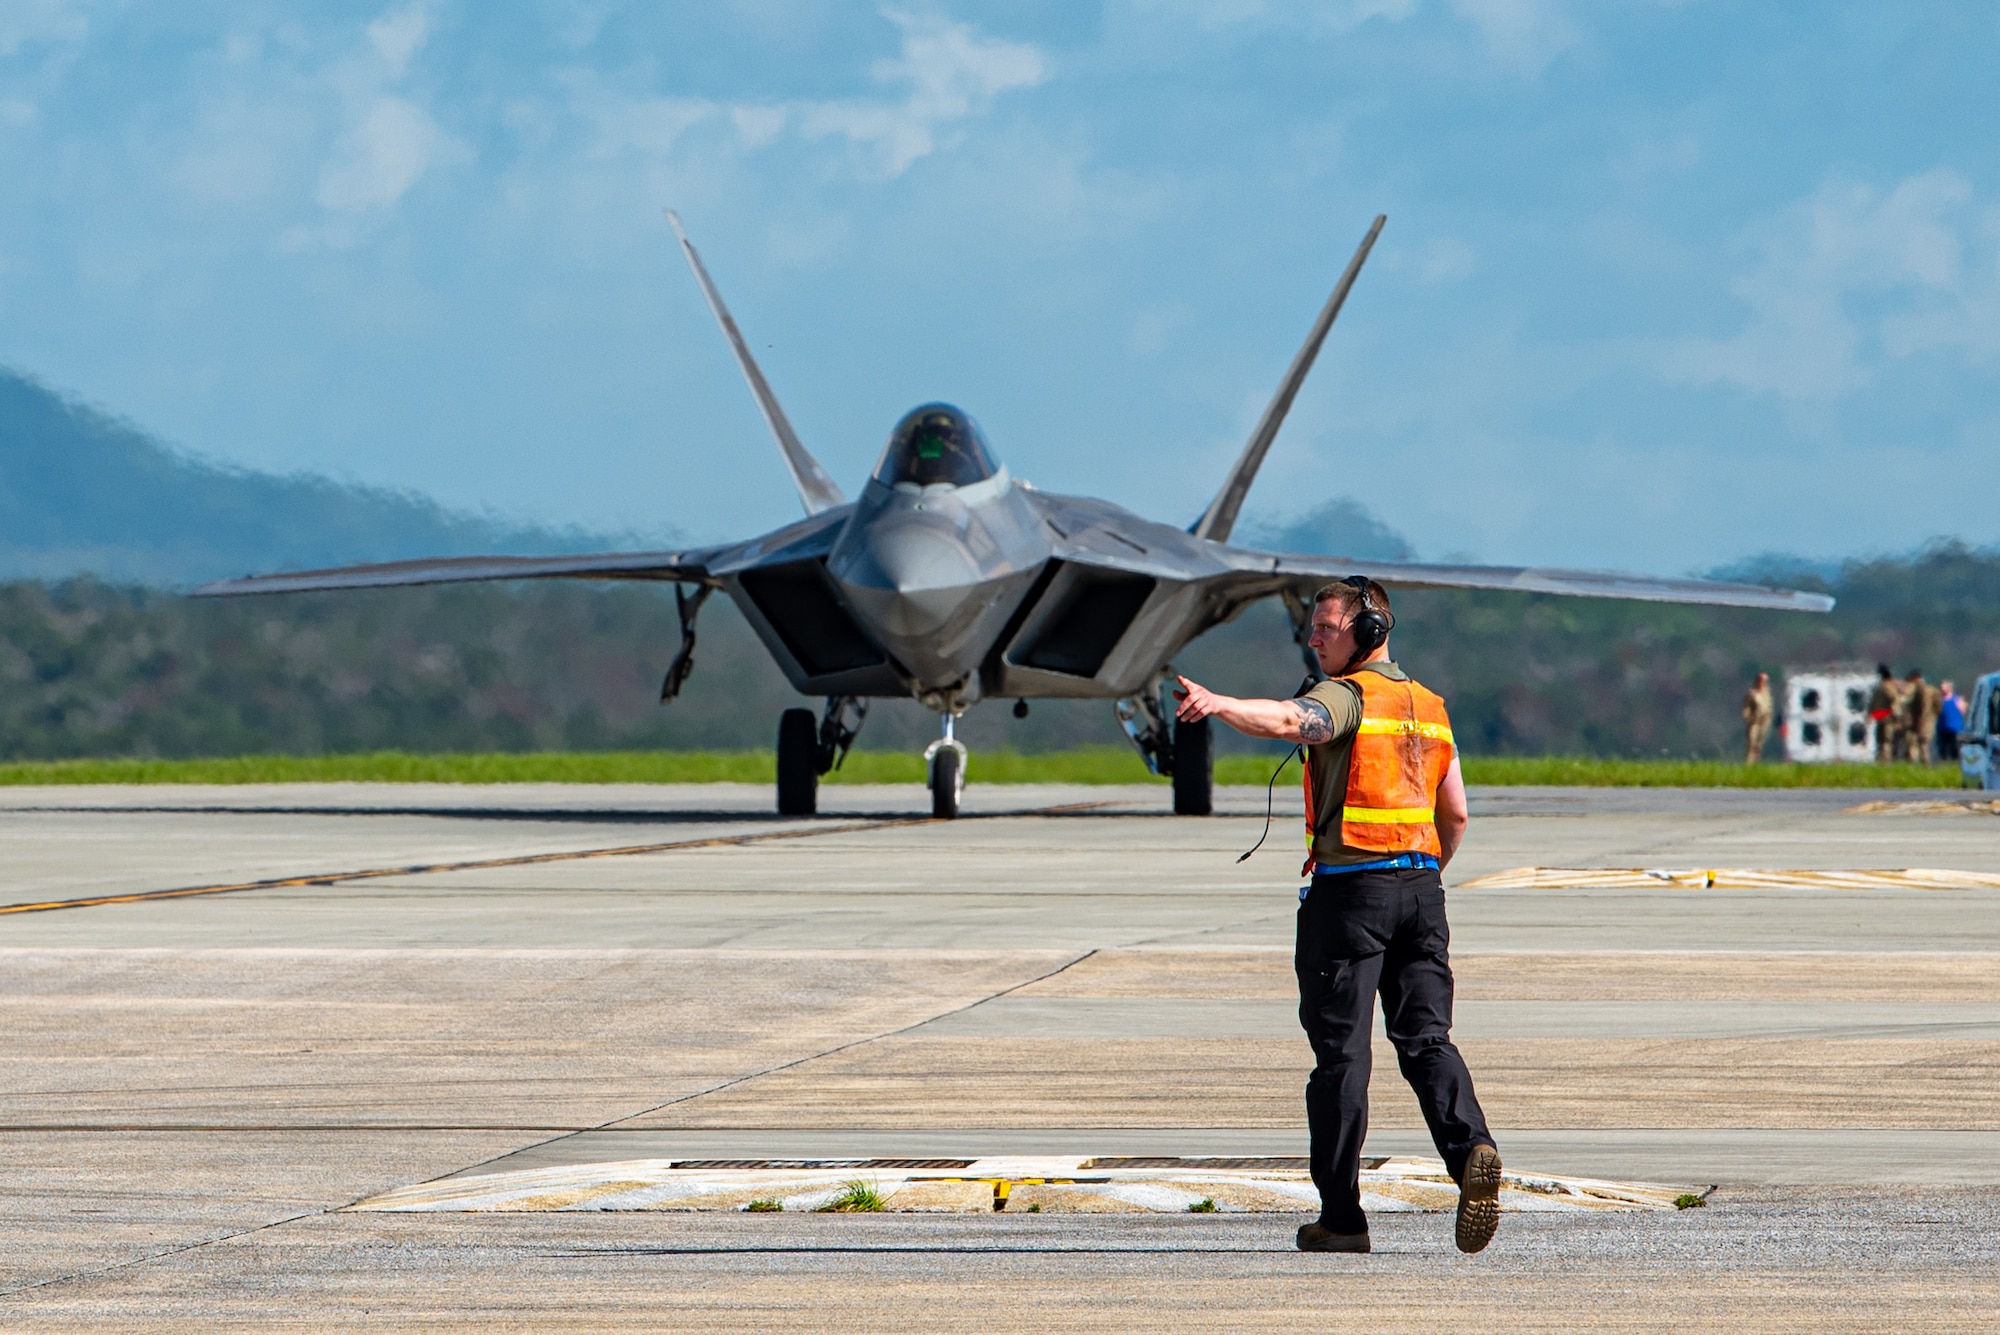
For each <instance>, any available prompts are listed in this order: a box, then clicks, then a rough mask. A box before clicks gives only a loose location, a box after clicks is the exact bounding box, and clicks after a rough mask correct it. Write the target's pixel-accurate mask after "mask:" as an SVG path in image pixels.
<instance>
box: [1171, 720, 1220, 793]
mask: <svg viewBox="0 0 2000 1335" xmlns="http://www.w3.org/2000/svg"><path fill="white" fill-rule="evenodd" d="M1214 810H1215V754H1214V752H1212V751H1210V750H1209V746H1208V720H1207V719H1196V720H1195V721H1194V722H1192V723H1189V722H1185V721H1176V722H1175V724H1174V814H1175V815H1176V816H1206V815H1209V814H1210V813H1211V812H1213V811H1214Z"/></svg>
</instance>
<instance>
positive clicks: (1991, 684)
mask: <svg viewBox="0 0 2000 1335" xmlns="http://www.w3.org/2000/svg"><path fill="white" fill-rule="evenodd" d="M1996 746H2000V672H1989V673H1987V674H1986V675H1985V676H1983V677H1981V678H1980V679H1979V680H1978V681H1976V682H1974V683H1973V685H1972V699H1971V701H1970V702H1969V703H1968V704H1967V705H1966V707H1965V728H1964V730H1963V731H1961V732H1960V733H1959V734H1958V782H1959V786H1960V787H1961V788H1986V789H1995V788H2000V756H1996V755H1995V754H1994V748H1995V747H1996Z"/></svg>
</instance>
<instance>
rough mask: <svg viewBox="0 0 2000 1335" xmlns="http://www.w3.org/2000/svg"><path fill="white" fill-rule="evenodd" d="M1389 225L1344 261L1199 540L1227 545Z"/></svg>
mask: <svg viewBox="0 0 2000 1335" xmlns="http://www.w3.org/2000/svg"><path fill="white" fill-rule="evenodd" d="M1388 221H1389V215H1388V214H1386V213H1381V214H1377V215H1376V216H1375V225H1374V226H1372V227H1370V228H1369V229H1368V235H1367V236H1364V237H1362V238H1361V246H1360V248H1359V249H1358V250H1356V251H1355V252H1354V258H1353V259H1351V260H1349V261H1348V262H1347V272H1345V273H1343V274H1342V275H1341V276H1340V281H1339V282H1338V283H1336V284H1335V285H1334V288H1333V295H1332V296H1330V297H1328V298H1327V299H1326V305H1325V306H1323V307H1321V308H1320V313H1319V319H1317V320H1315V321H1313V327H1312V332H1311V333H1310V334H1307V335H1306V342H1305V346H1304V347H1302V348H1300V349H1299V355H1298V356H1296V357H1294V358H1292V365H1291V369H1290V370H1288V371H1286V372H1285V378H1284V380H1283V381H1281V382H1280V383H1279V385H1278V392H1277V393H1276V394H1274V395H1273V396H1272V397H1271V405H1270V406H1269V407H1268V408H1266V409H1264V416H1263V417H1262V418H1261V419H1259V421H1258V423H1257V429H1256V430H1255V431H1253V432H1251V433H1250V443H1249V444H1247V445H1245V446H1244V447H1243V453H1242V455H1240V456H1239V457H1238V458H1237V460H1236V466H1235V467H1234V468H1232V469H1230V470H1229V477H1228V478H1227V480H1225V481H1224V482H1223V484H1222V490H1221V491H1218V492H1217V493H1216V494H1215V499H1214V500H1212V501H1210V502H1209V503H1208V509H1206V510H1204V511H1203V512H1202V516H1201V518H1200V519H1197V520H1195V521H1194V524H1193V525H1192V526H1191V527H1190V528H1189V529H1188V532H1190V533H1192V534H1194V535H1195V536H1196V537H1198V538H1209V539H1212V540H1214V541H1216V542H1227V541H1229V534H1230V532H1231V531H1232V530H1234V529H1235V527H1236V517H1237V515H1238V514H1240V513H1241V512H1242V510H1243V498H1244V497H1246V496H1248V495H1249V494H1250V484H1251V483H1252V482H1254V481H1256V479H1257V469H1258V468H1259V467H1260V466H1262V464H1263V462H1264V456H1265V455H1266V454H1268V453H1269V452H1270V449H1271V442H1272V441H1273V440H1276V439H1277V436H1278V428H1279V427H1281V426H1283V425H1284V423H1285V414H1286V413H1288V412H1290V411H1291V410H1292V400H1293V399H1295V398H1297V397H1298V393H1299V386H1300V385H1303V384H1304V383H1305V381H1306V372H1308V371H1310V370H1312V367H1313V359H1314V358H1316V357H1318V356H1319V346H1320V344H1322V343H1324V342H1326V335H1327V331H1328V330H1329V329H1332V328H1333V321H1334V318H1335V317H1336V316H1338V315H1339V314H1340V308H1341V307H1342V306H1343V305H1345V304H1346V302H1347V293H1348V289H1350V288H1352V287H1353V286H1354V280H1355V279H1356V278H1357V277H1359V276H1360V274H1361V266H1362V265H1363V264H1365V263H1367V261H1368V252H1369V251H1371V250H1373V249H1374V248H1375V238H1376V237H1378V236H1380V235H1382V225H1383V224H1384V223H1386V222H1388Z"/></svg>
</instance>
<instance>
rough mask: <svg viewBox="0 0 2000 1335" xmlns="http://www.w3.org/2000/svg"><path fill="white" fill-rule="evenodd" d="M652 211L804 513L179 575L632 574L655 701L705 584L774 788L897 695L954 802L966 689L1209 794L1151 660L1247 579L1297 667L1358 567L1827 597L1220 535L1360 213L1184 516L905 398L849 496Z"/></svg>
mask: <svg viewBox="0 0 2000 1335" xmlns="http://www.w3.org/2000/svg"><path fill="white" fill-rule="evenodd" d="M667 221H668V223H669V225H671V227H672V228H673V231H674V235H675V237H676V238H678V240H679V242H680V247H681V251H682V253H683V254H684V255H685V257H686V259H687V262H688V267H689V268H690V269H691V270H692V271H693V274H694V278H695V282H696V283H697V284H699V285H700V287H701V291H702V295H703V296H704V297H705V298H706V299H707V301H708V306H709V309H710V310H711V311H712V312H714V315H715V319H716V322H717V323H718V324H720V325H721V327H722V333H723V336H724V337H725V338H726V339H727V340H728V342H729V346H730V349H731V351H733V352H734V353H735V355H736V362H737V365H738V366H739V367H741V368H742V371H743V377H744V379H745V380H747V381H748V382H749V384H750V391H751V393H752V394H753V395H754V396H755V397H756V400H757V406H758V408H759V409H761V410H762V412H763V415H764V420H765V421H766V422H767V423H768V424H769V425H770V428H771V434H772V435H773V436H775V437H776V438H777V442H778V448H779V450H780V452H781V453H782V454H783V456H784V460H785V465H786V467H787V468H788V469H789V470H790V472H791V475H792V482H793V485H794V486H796V487H797V489H798V493H799V499H800V501H801V502H803V504H804V506H805V512H806V517H805V518H804V519H802V520H799V521H798V522H796V523H793V524H788V525H786V526H785V527H783V528H780V529H777V530H775V531H773V532H770V533H765V534H762V535H761V536H758V537H754V538H750V539H748V540H746V541H742V542H733V543H725V544H723V545H720V546H714V547H696V548H690V549H687V550H683V551H653V552H616V553H608V554H604V555H593V556H471V557H445V558H440V559H437V560H423V561H394V562H390V563H387V564H382V565H363V566H347V567H342V568H339V569H333V570H309V571H304V572H299V573H286V574H272V575H259V576H252V577H248V578H244V579H232V580H222V581H219V582H217V583H213V584H207V585H203V586H202V587H201V588H198V589H196V590H194V593H195V595H196V596H197V597H221V596H233V595H241V594H269V593H301V592H307V591H315V590H324V589H365V588H383V587H390V586H396V585H405V584H441V583H457V582H463V581H470V580H501V579H589V580H655V581H661V582H669V583H672V584H674V585H675V598H676V602H677V604H678V607H679V610H680V624H681V644H680V648H679V651H678V652H677V653H676V654H675V656H674V658H673V660H672V662H671V664H670V666H669V667H668V669H667V674H666V681H665V684H664V685H663V687H662V689H661V693H660V699H661V700H662V702H665V701H670V700H672V699H673V698H674V697H675V696H676V695H678V694H679V693H680V690H681V687H682V685H683V684H684V683H685V682H686V681H687V679H688V673H689V671H690V670H691V669H692V668H693V666H694V648H695V622H696V618H697V616H698V615H699V613H700V611H701V608H702V604H703V603H704V602H706V601H707V600H708V598H709V597H710V596H711V595H713V594H714V593H715V592H716V591H717V590H718V589H719V590H722V591H723V592H724V593H726V594H728V596H729V597H730V599H731V600H732V601H733V602H735V604H736V605H737V606H738V607H739V608H741V609H742V612H743V615H744V617H745V619H746V620H748V621H749V623H750V625H751V627H752V628H753V629H754V630H755V631H756V633H757V635H758V637H759V638H760V639H761V640H762V641H763V642H764V646H765V647H766V648H767V649H768V650H769V651H770V653H771V657H772V658H774V659H775V660H776V661H777V663H778V666H779V667H780V668H781V669H782V670H783V671H784V673H785V676H786V677H787V678H788V679H789V680H790V681H791V684H792V685H793V687H795V688H796V689H797V690H798V691H799V692H800V693H802V694H805V695H809V696H822V697H824V698H825V701H826V705H825V708H824V710H823V711H821V712H820V714H819V715H818V716H817V717H816V716H815V715H814V713H813V711H812V710H809V709H788V710H786V711H785V712H784V714H783V715H782V716H781V717H780V718H779V720H778V785H777V786H778V793H777V798H778V810H779V811H780V812H781V813H783V814H786V815H810V814H812V813H813V811H814V810H815V809H816V802H817V795H818V787H819V780H820V777H821V776H822V775H825V774H826V773H828V772H829V771H831V770H832V769H834V768H835V767H836V766H838V765H839V764H840V763H841V762H842V761H843V760H844V759H845V758H846V755H847V752H848V749H849V748H850V747H851V746H853V744H854V740H855V736H856V734H857V733H858V731H859V730H860V727H861V725H862V723H863V721H864V720H865V719H866V717H867V711H868V702H869V701H870V700H872V699H884V698H890V699H909V698H914V699H916V700H917V701H919V702H920V703H921V704H923V705H924V707H925V708H927V709H930V710H933V711H934V712H936V713H937V715H938V717H939V734H940V735H939V737H938V740H937V741H935V742H933V743H931V745H930V747H929V748H928V749H927V750H926V751H925V752H924V759H925V762H926V772H927V774H928V776H929V786H930V794H931V810H932V814H933V815H935V816H938V817H943V818H950V817H953V816H956V815H957V814H958V809H959V801H960V798H961V796H962V793H963V789H964V782H965V762H966V759H967V753H966V748H965V746H964V744H963V743H961V742H960V741H959V740H958V739H957V738H956V736H955V735H954V731H955V727H954V725H955V722H956V720H957V718H958V716H959V715H960V714H962V713H964V712H965V711H966V710H967V709H969V708H971V707H972V706H973V705H976V704H978V703H980V702H981V701H983V700H987V699H1001V700H1007V699H1011V700H1014V701H1016V704H1015V706H1014V708H1015V710H1016V712H1017V713H1025V712H1026V709H1027V701H1029V700H1033V699H1051V698H1062V699H1076V698H1101V699H1108V700H1110V701H1112V702H1114V709H1115V712H1116V716H1117V719H1118V721H1119V723H1120V724H1121V725H1122V726H1123V728H1124V730H1125V732H1126V734H1127V736H1128V737H1129V738H1130V739H1131V741H1132V743H1133V744H1134V745H1135V746H1136V747H1137V748H1138V750H1139V752H1140V754H1141V755H1142V756H1143V757H1144V759H1145V761H1146V764H1147V765H1148V767H1149V768H1151V769H1152V770H1153V772H1154V773H1156V774H1161V775H1168V776H1171V778H1172V780H1173V800H1174V810H1175V812H1177V813H1179V814H1183V815H1206V814H1207V813H1208V811H1209V810H1210V802H1211V787H1212V769H1213V767H1212V764H1211V757H1210V750H1209V737H1208V721H1207V720H1205V719H1204V720H1202V721H1200V722H1197V723H1178V724H1170V722H1169V720H1170V719H1171V718H1172V710H1171V709H1168V708H1164V707H1163V704H1162V684H1163V681H1164V680H1165V678H1166V674H1167V673H1168V664H1169V663H1170V661H1171V660H1172V659H1173V657H1174V655H1175V654H1177V653H1178V652H1180V650H1181V648H1182V647H1183V646H1185V645H1186V644H1187V643H1188V642H1189V641H1191V640H1193V639H1194V638H1195V637H1196V636H1198V635H1200V634H1201V633H1202V632H1204V631H1206V630H1209V629H1211V628H1212V627H1214V626H1218V625H1220V624H1222V623H1223V622H1225V621H1229V620H1231V619H1232V618H1234V617H1236V616H1237V615H1238V614H1239V613H1241V612H1242V611H1243V609H1244V608H1245V607H1247V606H1249V605H1250V604H1251V603H1254V602H1256V601H1258V600H1259V599H1263V598H1277V599H1280V600H1281V601H1282V602H1283V603H1284V606H1285V608H1286V610H1287V611H1288V612H1289V613H1290V616H1291V621H1292V626H1293V634H1294V638H1295V640H1296V641H1297V642H1298V644H1299V647H1300V650H1301V652H1302V653H1303V655H1304V658H1305V661H1306V667H1307V671H1308V672H1309V673H1316V670H1317V664H1316V661H1315V659H1314V656H1313V654H1312V653H1311V651H1310V650H1308V649H1306V648H1305V640H1306V636H1307V635H1308V633H1309V621H1310V618H1311V612H1312V608H1311V605H1310V599H1311V597H1312V594H1313V591H1314V590H1315V589H1317V588H1318V587H1319V586H1321V585H1323V584H1325V583H1326V582H1328V581H1329V580H1334V579H1340V578H1343V577H1345V576H1350V575H1366V576H1369V577H1370V578H1373V579H1376V580H1379V581H1380V582H1381V583H1382V584H1384V585H1385V586H1387V587H1390V588H1461V589H1508V590H1514V591H1517V592H1531V593H1558V594H1575V595H1579V596H1582V597H1590V598H1633V599H1644V600H1650V601H1655V602H1671V603H1707V604H1713V605H1717V606H1724V607H1759V608H1773V609H1779V610H1785V611H1803V612H1824V611H1827V610H1828V609H1829V608H1831V607H1832V606H1833V600H1832V599H1831V598H1827V597H1824V596H1823V595H1820V594H1815V593H1799V592H1792V591H1788V590H1781V589H1769V588H1762V587H1757V586H1753V585H1745V584H1726V583H1717V582H1713V581H1708V580H1691V579H1658V578H1653V577H1650V576H1645V575H1623V574H1614V573H1609V572H1603V571H1593V570H1557V569H1541V568H1531V567H1522V566H1477V565H1433V564H1427V563H1422V562H1415V561H1383V560H1358V559H1349V558H1345V557H1328V556H1310V555H1295V554H1290V553H1283V552H1266V551H1257V550H1254V549H1251V548H1248V547H1241V546H1235V545H1232V544H1231V543H1230V541H1229V535H1230V533H1231V532H1232V531H1233V530H1234V528H1235V526H1236V520H1237V516H1238V514H1239V512H1240V511H1241V510H1242V507H1243V501H1244V498H1245V497H1246V496H1247V495H1248V494H1249V491H1250V484H1251V482H1252V481H1253V480H1254V479H1255V478H1256V476H1257V469H1258V467H1259V465H1261V464H1262V463H1263V462H1264V456H1265V455H1266V454H1267V453H1268V452H1269V451H1270V448H1271V442H1272V441H1273V440H1274V439H1276V437H1277V434H1278V428H1279V427H1280V426H1281V425H1282V424H1283V423H1284V420H1285V414H1286V413H1287V412H1288V411H1289V410H1290V408H1291V406H1292V400H1293V399H1294V398H1295V397H1296V396H1297V394H1298V392H1299V386H1300V385H1302V384H1303V383H1304V382H1305V378H1306V374H1307V372H1309V371H1310V370H1311V369H1312V365H1313V361H1314V359H1315V358H1316V357H1317V356H1318V355H1319V351H1320V346H1321V344H1323V343H1324V342H1325V341H1326V336H1327V332H1328V331H1329V330H1330V329H1331V328H1332V327H1333V322H1334V320H1335V318H1336V317H1337V316H1338V315H1339V314H1340V308H1341V306H1342V305H1343V304H1344V303H1345V302H1346V300H1347V294H1348V292H1349V291H1350V290H1351V289H1352V288H1353V286H1354V281H1355V279H1356V278H1357V277H1358V276H1359V275H1360V273H1361V267H1362V265H1363V264H1364V263H1366V262H1367V259H1368V254H1369V252H1370V251H1371V250H1372V249H1373V248H1374V245H1375V240H1376V238H1377V237H1378V236H1380V235H1381V233H1382V227H1383V224H1384V223H1385V222H1387V221H1388V219H1387V217H1386V216H1378V217H1377V218H1376V219H1375V221H1374V224H1373V225H1372V226H1371V227H1370V228H1369V229H1368V233H1367V235H1366V236H1365V237H1363V238H1362V241H1361V245H1360V247H1359V249H1357V250H1356V251H1355V252H1354V258H1353V259H1352V260H1351V261H1349V263H1348V265H1347V268H1346V270H1345V271H1344V272H1343V273H1342V274H1341V276H1340V280H1339V282H1338V283H1337V284H1335V286H1334V289H1333V293H1332V295H1331V296H1329V297H1328V298H1327V301H1326V304H1325V305H1324V306H1323V307H1322V308H1321V309H1320V312H1319V317H1318V318H1317V319H1316V320H1315V321H1314V322H1313V325H1312V328H1311V330H1310V332H1309V333H1308V334H1307V336H1306V340H1305V343H1304V345H1303V346H1302V347H1301V348H1300V349H1299V352H1298V355H1297V356H1296V357H1294V358H1293V359H1292V364H1291V367H1290V368H1289V369H1288V370H1287V371H1286V372H1285V376H1284V378H1283V380H1281V381H1280V382H1279V385H1278V391H1277V393H1276V394H1275V395H1273V396H1272V398H1271V402H1270V406H1269V407H1267V408H1266V409H1265V410H1264V415H1263V417H1262V418H1261V419H1260V420H1259V421H1258V423H1257V427H1256V430H1254V431H1253V432H1252V433H1251V435H1250V439H1249V442H1248V443H1247V444H1245V445H1244V447H1243V453H1242V455H1241V456H1240V457H1239V458H1238V459H1237V460H1236V463H1235V466H1234V467H1232V468H1231V469H1230V470H1229V474H1228V476H1227V477H1226V478H1224V479H1223V483H1222V487H1221V489H1220V490H1219V491H1217V492H1216V494H1215V499H1214V500H1213V501H1211V502H1209V505H1208V508H1207V509H1206V510H1204V511H1203V512H1202V514H1201V516H1200V517H1199V518H1198V519H1196V520H1195V521H1194V522H1193V523H1192V524H1189V525H1188V526H1186V527H1185V528H1182V527H1179V526H1177V525H1174V524H1162V523H1156V522H1154V521H1152V520H1149V519H1143V518H1141V517H1139V516H1138V515H1135V514H1133V513H1132V512H1130V511H1129V510H1126V509H1123V508H1122V507H1120V506H1118V505H1115V504H1113V503H1111V502H1109V501H1101V500H1094V499H1090V498H1087V497H1081V496H1064V495H1058V494H1056V493H1054V492H1046V491H1041V490H1039V489H1037V488H1035V487H1032V486H1030V485H1029V484H1028V483H1027V482H1025V481H1023V480H1021V479H1018V478H1015V477H1014V476H1013V475H1012V474H1010V473H1009V472H1008V471H1007V466H1006V465H1005V464H1003V463H1001V462H1000V461H999V459H998V457H997V456H996V455H995V453H994V450H993V448H992V446H991V445H990V444H989V443H988V442H987V439H986V437H985V435H984V434H983V433H982V432H981V431H980V429H979V427H978V425H977V424H976V423H975V422H974V421H973V420H972V418H971V417H969V416H968V415H967V414H966V413H964V412H963V411H961V410H960V409H958V408H956V407H953V406H952V405H951V404H948V403H926V404H922V405H920V406H918V407H916V408H913V409H911V410H910V411H909V413H907V414H906V415H905V416H904V417H903V419H902V420H901V421H899V422H897V423H896V425H895V428H894V429H893V430H892V431H890V433H889V441H888V444H887V446H886V447H885V448H884V449H883V451H882V455H881V459H880V461H879V462H878V463H877V464H876V466H875V471H874V473H873V474H872V475H870V477H869V478H868V480H867V482H866V483H864V484H863V486H862V489H861V495H860V497H859V499H857V500H853V501H850V500H848V499H847V497H846V495H845V494H844V493H843V492H842V491H841V489H840V487H839V486H838V485H836V484H835V482H834V480H833V479H832V478H831V477H829V476H828V475H827V472H826V470H825V469H823V468H822V467H820V465H819V461H818V460H816V459H815V458H813V456H812V454H811V452H810V451H808V450H807V449H806V447H805V445H804V444H803V443H802V442H801V441H800V440H799V437H798V433H797V432H796V431H794V430H793V429H792V424H791V421H790V420H789V419H788V418H787V417H786V416H785V411H784V409H783V408H781V407H780V406H779V404H778V398H777V395H775V394H774V393H772V391H771V386H770V383H769V382H768V381H767V380H766V379H765V378H764V373H763V371H762V370H761V369H760V368H759V367H758V365H757V360H756V358H755V357H753V356H751V354H750V349H749V347H748V345H747V344H746V343H745V341H744V339H743V335H742V333H741V332H740V331H739V330H738V328H737V325H736V321H735V320H734V319H733V318H732V317H731V316H730V313H729V310H728V308H727V307H726V306H724V305H723V301H722V295H721V294H720V293H719V292H718V291H717V290H716V286H715V283H714V282H713V281H712V280H711V279H710V277H709V274H708V270H707V268H706V267H705V266H704V265H703V264H702V262H701V257H700V255H698V254H697V253H696V252H695V248H694V246H693V245H692V244H691V243H690V242H689V241H688V238H687V234H686V232H685V231H683V230H682V227H681V223H680V219H679V218H678V217H677V216H675V215H674V214H673V213H672V212H671V211H670V212H668V214H667Z"/></svg>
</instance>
